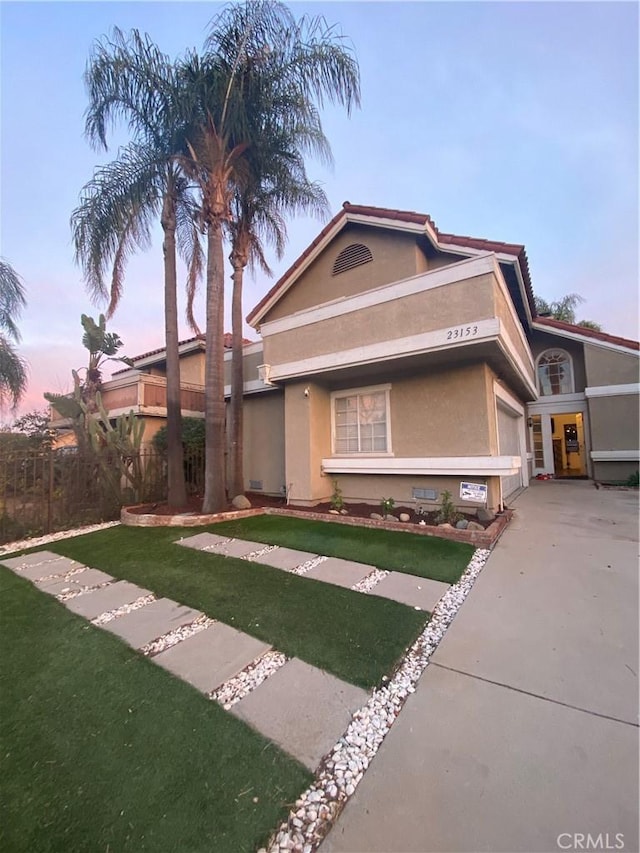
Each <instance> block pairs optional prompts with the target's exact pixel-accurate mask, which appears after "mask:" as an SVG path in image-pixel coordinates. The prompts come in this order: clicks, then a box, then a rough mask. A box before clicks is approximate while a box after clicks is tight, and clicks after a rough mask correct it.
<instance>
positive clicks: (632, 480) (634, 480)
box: [625, 471, 640, 489]
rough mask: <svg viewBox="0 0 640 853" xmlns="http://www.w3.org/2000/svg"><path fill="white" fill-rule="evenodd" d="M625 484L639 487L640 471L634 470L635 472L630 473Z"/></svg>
mask: <svg viewBox="0 0 640 853" xmlns="http://www.w3.org/2000/svg"><path fill="white" fill-rule="evenodd" d="M625 485H626V486H631V487H632V488H634V489H637V488H638V486H640V471H634V472H633V474H630V475H629V477H628V478H627V482H626V483H625Z"/></svg>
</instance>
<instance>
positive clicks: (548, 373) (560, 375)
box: [538, 349, 574, 397]
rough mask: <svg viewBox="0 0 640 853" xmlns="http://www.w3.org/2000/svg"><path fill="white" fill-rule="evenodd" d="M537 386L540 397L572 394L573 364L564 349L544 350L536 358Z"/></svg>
mask: <svg viewBox="0 0 640 853" xmlns="http://www.w3.org/2000/svg"><path fill="white" fill-rule="evenodd" d="M538 387H539V389H540V395H541V396H542V397H549V396H551V395H553V394H573V390H574V389H573V365H572V363H571V357H570V356H569V354H568V353H566V352H565V351H564V350H561V349H557V350H546V351H545V352H543V353H542V355H541V356H540V357H539V358H538Z"/></svg>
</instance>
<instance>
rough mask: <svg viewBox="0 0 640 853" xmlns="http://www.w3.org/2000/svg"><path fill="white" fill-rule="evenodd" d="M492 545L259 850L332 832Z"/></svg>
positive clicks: (309, 843)
mask: <svg viewBox="0 0 640 853" xmlns="http://www.w3.org/2000/svg"><path fill="white" fill-rule="evenodd" d="M489 554H490V551H487V550H482V549H478V550H476V551H475V553H474V555H473V557H472V558H471V561H470V562H469V565H468V566H467V568H466V570H465V572H464V574H463V575H462V577H461V578H460V580H459V581H458V583H456V584H454V585H453V586H451V587H449V589H448V590H447V591H446V592H445V594H444V595H443V596H442V598H441V599H440V601H439V602H438V603H437V604H436V606H435V608H434V610H433V613H432V616H431V620H430V621H429V623H428V624H427V626H426V627H425V629H424V631H423V632H422V634H421V635H420V636H419V637H418V639H417V640H416V642H415V643H414V644H413V646H412V647H411V648H410V649H409V651H408V652H407V654H406V656H405V658H404V660H403V661H402V663H401V665H400V666H399V668H398V670H397V671H396V673H395V674H394V675H393V677H392V678H391V679H390V681H389V682H388V684H386V685H385V686H384V687H381V688H379V689H378V690H374V692H373V694H372V695H371V698H370V699H369V701H368V702H367V704H366V705H365V706H364V707H363V708H360V710H358V711H356V713H355V714H354V715H353V718H352V722H351V723H350V724H349V727H348V728H347V731H346V732H345V734H344V735H343V736H342V737H341V738H340V740H339V741H338V743H337V744H336V745H335V746H334V747H333V750H332V752H331V753H330V754H329V755H328V756H326V757H325V758H324V759H323V761H322V762H321V764H320V767H319V768H318V770H317V771H316V779H315V781H314V782H313V784H312V785H311V787H309V788H308V789H307V790H306V791H305V792H304V793H303V794H302V795H301V796H300V798H299V799H298V800H297V801H296V804H295V807H294V808H293V809H292V810H291V812H289V817H288V819H287V821H286V822H285V823H283V824H281V826H280V827H279V829H278V830H277V831H276V832H275V833H274V835H273V836H272V838H271V839H270V841H269V844H268V846H267V847H263V848H261V850H259V851H258V853H285V851H286V853H288V851H291V850H293V851H297V853H312V851H314V850H315V849H317V847H318V846H319V845H320V843H321V842H322V840H323V839H324V838H325V836H326V835H327V833H328V832H329V830H330V828H331V826H332V825H333V823H334V821H335V820H336V818H337V817H338V815H339V814H340V812H341V811H342V809H343V808H344V806H345V803H346V802H347V800H348V799H349V797H351V796H352V794H353V793H354V791H355V789H356V787H357V785H358V783H359V782H360V780H361V779H362V777H363V775H364V772H365V770H366V769H367V767H368V766H369V763H370V762H371V759H372V758H373V756H374V755H375V754H376V752H377V751H378V748H379V747H380V744H381V743H382V741H383V739H384V737H385V735H386V734H387V732H388V731H389V729H390V728H391V726H392V725H393V722H394V720H395V718H396V717H397V716H398V714H399V713H400V710H401V709H402V706H403V705H404V703H405V701H406V700H407V697H408V696H409V694H410V693H414V692H415V685H416V683H417V681H418V679H419V678H420V676H421V675H422V673H423V672H424V670H425V668H426V666H427V664H428V662H429V658H430V657H431V655H432V654H433V652H434V651H435V649H436V648H437V646H438V643H439V642H440V640H441V639H442V637H443V636H444V633H445V631H446V630H447V628H448V627H449V625H450V624H451V622H452V620H453V618H454V616H455V615H456V613H457V612H458V610H459V608H460V605H461V604H462V602H463V601H464V600H465V598H466V597H467V595H468V594H469V592H470V590H471V587H472V586H473V584H474V582H475V580H476V578H477V577H478V575H479V574H480V572H481V571H482V568H483V566H484V564H485V563H486V561H487V558H488V557H489Z"/></svg>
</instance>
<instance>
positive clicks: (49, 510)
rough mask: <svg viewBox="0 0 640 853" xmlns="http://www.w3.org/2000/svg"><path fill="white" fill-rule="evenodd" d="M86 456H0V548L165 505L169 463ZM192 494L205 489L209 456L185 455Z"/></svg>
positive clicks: (147, 456)
mask: <svg viewBox="0 0 640 853" xmlns="http://www.w3.org/2000/svg"><path fill="white" fill-rule="evenodd" d="M125 464H126V465H127V476H124V475H123V470H122V467H121V466H122V460H121V459H118V458H115V457H112V458H110V457H109V456H108V454H103V455H101V456H100V457H98V456H96V455H94V454H91V455H84V454H82V453H80V452H79V451H78V450H77V449H76V448H61V449H59V450H36V451H16V452H10V453H3V454H0V544H3V543H5V542H11V541H14V540H17V539H23V538H25V537H29V536H40V535H42V534H45V533H52V532H54V531H58V530H67V529H70V528H72V527H78V526H80V525H83V524H95V523H98V522H101V521H110V520H112V519H116V518H118V517H119V515H120V509H121V507H122V506H127V505H131V504H136V503H147V502H153V501H161V500H164V499H165V498H166V494H167V465H166V457H165V455H164V454H162V453H158V452H157V451H153V450H147V451H142V452H140V453H139V454H136V456H135V457H132V458H130V459H127V460H126V463H125ZM184 469H185V477H186V480H187V488H188V490H189V492H190V493H192V494H195V493H200V492H201V491H202V488H203V483H204V453H203V452H193V451H190V452H188V453H186V454H185V463H184Z"/></svg>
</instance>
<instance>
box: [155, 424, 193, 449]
mask: <svg viewBox="0 0 640 853" xmlns="http://www.w3.org/2000/svg"><path fill="white" fill-rule="evenodd" d="M204 432H205V424H204V418H183V419H182V446H183V447H184V449H185V450H187V451H193V452H196V451H198V450H204ZM153 446H154V447H155V449H156V450H158V451H159V452H160V453H166V452H167V428H166V426H163V427H160V429H159V430H158V432H157V433H156V434H155V435H154V436H153Z"/></svg>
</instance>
